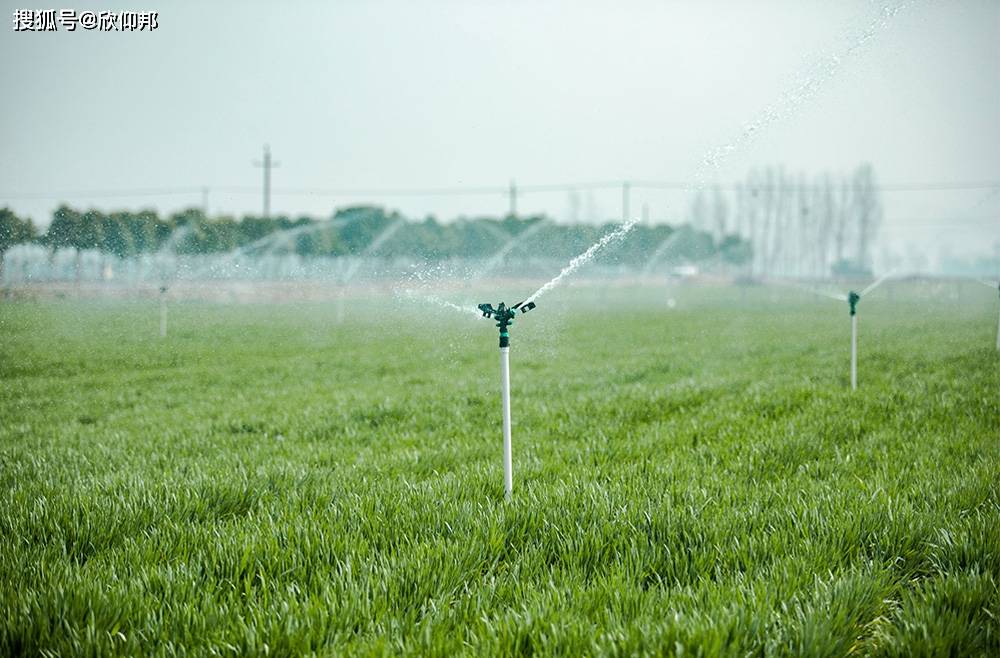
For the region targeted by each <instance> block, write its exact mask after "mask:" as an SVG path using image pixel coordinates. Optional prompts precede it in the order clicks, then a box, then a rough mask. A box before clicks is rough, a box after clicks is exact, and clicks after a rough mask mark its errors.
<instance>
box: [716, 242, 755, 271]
mask: <svg viewBox="0 0 1000 658" xmlns="http://www.w3.org/2000/svg"><path fill="white" fill-rule="evenodd" d="M719 255H720V256H721V257H722V260H723V261H725V262H726V263H729V264H731V265H745V264H746V263H749V262H750V261H751V260H752V259H753V246H752V245H751V244H750V243H749V242H748V241H747V240H744V239H743V238H741V237H740V236H738V235H735V234H731V235H727V236H725V237H724V238H722V241H721V242H720V243H719Z"/></svg>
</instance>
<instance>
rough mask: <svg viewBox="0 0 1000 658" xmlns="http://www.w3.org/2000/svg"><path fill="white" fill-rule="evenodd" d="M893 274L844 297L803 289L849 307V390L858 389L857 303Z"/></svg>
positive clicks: (884, 276) (888, 274)
mask: <svg viewBox="0 0 1000 658" xmlns="http://www.w3.org/2000/svg"><path fill="white" fill-rule="evenodd" d="M892 274H893V272H887V273H885V274H883V275H882V276H881V277H879V278H878V279H877V280H876V281H875V282H874V283H872V284H871V285H869V286H868V287H867V288H865V289H864V290H862V291H861V292H854V291H853V290H851V291H850V292H848V293H847V294H846V295H837V294H832V293H828V292H823V291H821V290H813V289H811V288H805V290H807V291H808V292H811V293H813V294H816V295H822V296H823V297H829V298H830V299H836V300H837V301H841V302H847V304H848V306H849V307H850V312H851V390H856V389H857V388H858V302H859V301H861V298H862V297H864V296H865V295H867V294H869V293H870V292H871V291H873V290H875V288H878V287H879V286H880V285H882V283H883V282H884V281H885V280H886V279H888V278H889V277H890V276H892Z"/></svg>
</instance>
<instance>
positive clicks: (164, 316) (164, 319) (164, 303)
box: [160, 292, 167, 338]
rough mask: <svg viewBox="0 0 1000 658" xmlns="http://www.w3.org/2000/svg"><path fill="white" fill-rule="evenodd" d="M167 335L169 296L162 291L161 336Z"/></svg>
mask: <svg viewBox="0 0 1000 658" xmlns="http://www.w3.org/2000/svg"><path fill="white" fill-rule="evenodd" d="M166 337H167V298H166V296H164V294H163V293H162V292H161V293H160V338H166Z"/></svg>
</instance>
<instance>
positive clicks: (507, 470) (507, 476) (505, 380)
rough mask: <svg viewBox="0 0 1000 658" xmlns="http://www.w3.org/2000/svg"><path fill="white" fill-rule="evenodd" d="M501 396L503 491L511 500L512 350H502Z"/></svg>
mask: <svg viewBox="0 0 1000 658" xmlns="http://www.w3.org/2000/svg"><path fill="white" fill-rule="evenodd" d="M500 396H501V399H502V400H503V490H504V495H505V496H506V497H507V498H508V499H510V497H511V496H512V495H513V494H514V466H513V462H512V458H511V445H510V348H509V347H501V348H500Z"/></svg>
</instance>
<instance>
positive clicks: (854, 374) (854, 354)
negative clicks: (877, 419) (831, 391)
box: [851, 315, 858, 390]
mask: <svg viewBox="0 0 1000 658" xmlns="http://www.w3.org/2000/svg"><path fill="white" fill-rule="evenodd" d="M857 387H858V316H857V315H852V316H851V390H854V389H856V388H857Z"/></svg>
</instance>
